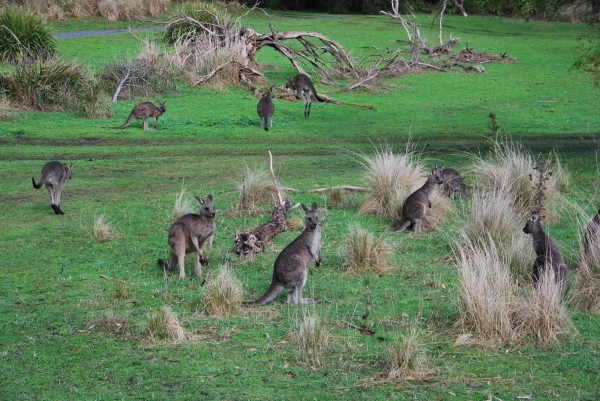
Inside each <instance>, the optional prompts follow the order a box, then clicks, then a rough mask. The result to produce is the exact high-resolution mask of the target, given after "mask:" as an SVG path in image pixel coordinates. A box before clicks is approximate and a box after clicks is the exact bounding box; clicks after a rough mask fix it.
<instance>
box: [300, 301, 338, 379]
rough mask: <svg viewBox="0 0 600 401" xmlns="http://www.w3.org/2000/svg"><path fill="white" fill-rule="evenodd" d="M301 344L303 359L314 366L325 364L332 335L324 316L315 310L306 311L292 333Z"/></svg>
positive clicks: (319, 366) (318, 366)
mask: <svg viewBox="0 0 600 401" xmlns="http://www.w3.org/2000/svg"><path fill="white" fill-rule="evenodd" d="M292 337H293V338H294V339H296V341H297V342H298V345H299V346H300V354H301V356H302V359H304V360H305V361H306V362H307V363H310V364H311V365H312V366H314V367H317V368H321V367H323V366H325V360H324V357H325V355H326V353H327V352H328V351H329V349H330V347H331V336H330V334H329V330H328V329H327V327H326V325H325V323H324V322H323V320H322V318H321V317H320V316H319V315H318V314H317V313H316V312H315V311H314V310H313V311H310V312H308V311H305V312H304V314H303V316H302V318H301V319H300V320H299V321H297V329H296V331H295V332H294V333H292Z"/></svg>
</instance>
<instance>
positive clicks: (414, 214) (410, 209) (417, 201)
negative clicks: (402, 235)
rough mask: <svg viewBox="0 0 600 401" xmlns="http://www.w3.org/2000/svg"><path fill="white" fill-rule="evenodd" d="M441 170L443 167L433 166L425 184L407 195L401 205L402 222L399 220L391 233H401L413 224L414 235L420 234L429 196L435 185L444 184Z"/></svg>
mask: <svg viewBox="0 0 600 401" xmlns="http://www.w3.org/2000/svg"><path fill="white" fill-rule="evenodd" d="M443 170H444V166H442V167H438V166H437V164H435V165H434V166H433V170H431V174H429V178H427V181H426V182H425V184H423V186H422V187H421V188H419V189H417V190H416V191H415V192H413V193H412V194H410V195H408V198H406V200H405V201H404V205H402V220H400V223H398V225H397V226H396V228H394V230H393V231H395V232H402V231H404V230H406V229H407V228H408V226H410V225H411V224H413V231H414V232H415V234H419V233H420V232H421V224H422V222H423V217H425V213H427V209H430V208H431V196H432V194H433V190H434V189H435V184H443V183H444V176H443Z"/></svg>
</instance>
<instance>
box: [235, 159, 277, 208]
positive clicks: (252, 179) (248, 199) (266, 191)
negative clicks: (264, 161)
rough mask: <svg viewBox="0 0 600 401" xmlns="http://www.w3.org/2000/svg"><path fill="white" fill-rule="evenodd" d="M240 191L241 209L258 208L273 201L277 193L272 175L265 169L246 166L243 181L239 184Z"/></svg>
mask: <svg viewBox="0 0 600 401" xmlns="http://www.w3.org/2000/svg"><path fill="white" fill-rule="evenodd" d="M238 190H239V192H240V209H242V210H252V209H257V208H259V207H260V206H261V205H264V204H265V203H268V202H271V201H272V200H273V197H274V195H275V191H274V189H273V181H272V180H271V176H270V175H269V173H268V172H267V171H265V170H258V169H254V170H252V169H250V168H249V167H246V171H245V172H244V177H243V179H242V182H241V183H240V184H238Z"/></svg>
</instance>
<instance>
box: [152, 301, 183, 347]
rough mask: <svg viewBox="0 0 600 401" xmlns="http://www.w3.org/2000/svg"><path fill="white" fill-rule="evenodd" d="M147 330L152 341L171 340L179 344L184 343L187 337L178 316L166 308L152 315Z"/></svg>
mask: <svg viewBox="0 0 600 401" xmlns="http://www.w3.org/2000/svg"><path fill="white" fill-rule="evenodd" d="M146 330H147V332H148V336H149V337H150V340H151V341H159V340H169V341H171V342H174V343H179V342H181V341H184V340H185V339H186V336H187V334H186V331H185V329H184V328H183V327H182V326H181V325H180V324H179V320H177V315H175V313H174V312H173V311H171V309H170V308H168V307H166V306H163V307H162V308H160V309H158V310H156V311H154V313H152V315H150V317H149V318H148V323H147V325H146Z"/></svg>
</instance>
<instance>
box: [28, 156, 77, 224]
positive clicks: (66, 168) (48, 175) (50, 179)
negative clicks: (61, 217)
mask: <svg viewBox="0 0 600 401" xmlns="http://www.w3.org/2000/svg"><path fill="white" fill-rule="evenodd" d="M72 175H73V165H72V164H70V165H66V164H63V163H61V162H57V161H51V162H48V163H46V164H45V165H44V167H42V177H41V178H40V182H39V184H36V183H35V179H34V178H33V177H31V182H32V183H33V187H34V188H35V189H40V188H41V187H42V185H45V186H46V189H47V190H48V194H49V195H50V206H52V210H54V213H56V214H64V213H63V211H62V210H60V194H61V192H62V190H63V188H64V187H65V184H66V183H67V182H68V181H69V180H70V179H71V176H72Z"/></svg>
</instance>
